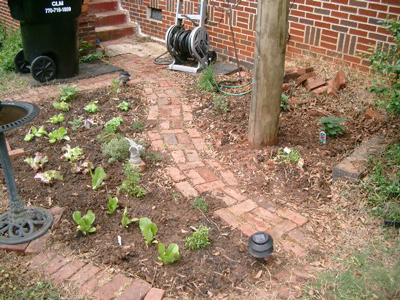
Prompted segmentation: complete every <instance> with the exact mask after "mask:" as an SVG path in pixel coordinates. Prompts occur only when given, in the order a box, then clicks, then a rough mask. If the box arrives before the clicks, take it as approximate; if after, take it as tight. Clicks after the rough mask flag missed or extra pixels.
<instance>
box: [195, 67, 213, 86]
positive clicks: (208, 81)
mask: <svg viewBox="0 0 400 300" xmlns="http://www.w3.org/2000/svg"><path fill="white" fill-rule="evenodd" d="M199 88H200V90H202V91H209V92H212V91H213V90H214V70H213V67H212V66H208V67H206V68H205V69H204V70H203V72H201V77H200V79H199Z"/></svg>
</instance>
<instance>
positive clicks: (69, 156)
mask: <svg viewBox="0 0 400 300" xmlns="http://www.w3.org/2000/svg"><path fill="white" fill-rule="evenodd" d="M61 150H62V151H66V152H65V153H64V154H63V156H61V159H62V160H68V161H70V162H74V161H77V160H80V159H82V158H83V150H82V149H81V148H79V147H75V148H71V146H70V145H67V146H65V147H62V148H61Z"/></svg>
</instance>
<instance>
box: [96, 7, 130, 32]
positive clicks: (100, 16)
mask: <svg viewBox="0 0 400 300" xmlns="http://www.w3.org/2000/svg"><path fill="white" fill-rule="evenodd" d="M94 15H95V17H96V19H95V22H94V24H95V26H96V28H97V27H103V26H112V25H119V24H124V23H126V22H127V21H128V15H127V12H126V11H123V10H119V9H118V10H113V11H107V12H101V13H96V14H94Z"/></svg>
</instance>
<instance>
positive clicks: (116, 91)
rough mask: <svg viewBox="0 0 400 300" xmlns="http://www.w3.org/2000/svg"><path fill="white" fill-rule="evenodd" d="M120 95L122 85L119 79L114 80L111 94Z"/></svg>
mask: <svg viewBox="0 0 400 300" xmlns="http://www.w3.org/2000/svg"><path fill="white" fill-rule="evenodd" d="M119 93H121V88H120V83H119V80H118V79H116V78H114V79H113V80H112V81H111V91H110V92H109V94H119Z"/></svg>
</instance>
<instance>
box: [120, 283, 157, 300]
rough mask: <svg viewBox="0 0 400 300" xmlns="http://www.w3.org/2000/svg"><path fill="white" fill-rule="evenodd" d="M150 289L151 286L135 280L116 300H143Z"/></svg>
mask: <svg viewBox="0 0 400 300" xmlns="http://www.w3.org/2000/svg"><path fill="white" fill-rule="evenodd" d="M150 289H151V284H149V283H147V282H146V281H143V280H140V279H135V280H134V281H133V283H132V284H131V285H130V286H129V287H127V288H126V289H125V290H124V292H123V293H122V294H121V295H120V296H119V297H117V298H116V300H143V299H144V297H145V296H146V294H147V293H148V291H149V290H150Z"/></svg>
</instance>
